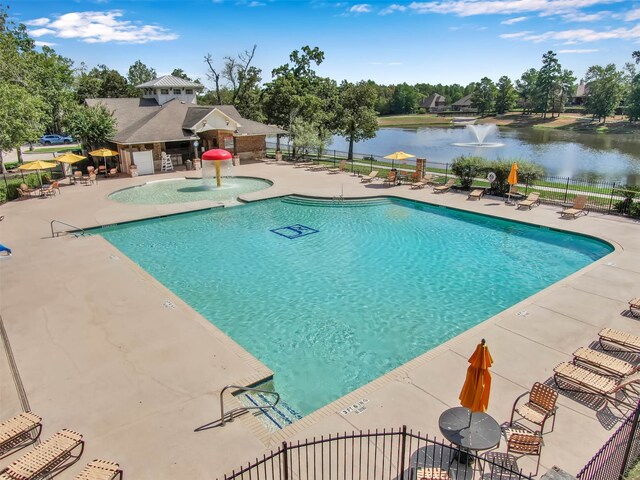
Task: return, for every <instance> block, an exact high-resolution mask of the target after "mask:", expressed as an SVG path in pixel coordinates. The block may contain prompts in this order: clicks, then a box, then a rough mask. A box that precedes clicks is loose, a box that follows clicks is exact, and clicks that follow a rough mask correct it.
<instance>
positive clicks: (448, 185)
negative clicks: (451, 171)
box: [433, 178, 456, 193]
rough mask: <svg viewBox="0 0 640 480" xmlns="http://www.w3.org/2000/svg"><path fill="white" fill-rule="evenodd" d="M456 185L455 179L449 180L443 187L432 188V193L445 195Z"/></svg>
mask: <svg viewBox="0 0 640 480" xmlns="http://www.w3.org/2000/svg"><path fill="white" fill-rule="evenodd" d="M455 183H456V179H455V178H450V179H449V180H448V181H447V183H445V184H444V185H438V186H437V187H433V193H445V192H448V191H449V190H451V187H453V186H454V185H455Z"/></svg>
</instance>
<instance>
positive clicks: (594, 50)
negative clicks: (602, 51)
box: [558, 48, 599, 53]
mask: <svg viewBox="0 0 640 480" xmlns="http://www.w3.org/2000/svg"><path fill="white" fill-rule="evenodd" d="M598 51H599V50H598V49H597V48H582V49H573V50H558V53H594V52H598Z"/></svg>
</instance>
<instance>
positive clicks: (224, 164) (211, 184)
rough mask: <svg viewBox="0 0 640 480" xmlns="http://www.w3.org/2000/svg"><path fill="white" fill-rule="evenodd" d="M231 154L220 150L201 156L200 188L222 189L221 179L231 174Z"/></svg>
mask: <svg viewBox="0 0 640 480" xmlns="http://www.w3.org/2000/svg"><path fill="white" fill-rule="evenodd" d="M231 158H232V157H231V154H230V153H229V152H228V151H226V150H222V149H220V148H214V149H212V150H207V151H206V152H204V153H203V154H202V186H203V188H206V189H212V188H222V187H223V185H222V177H223V176H224V177H230V176H232V174H233V170H232V160H231Z"/></svg>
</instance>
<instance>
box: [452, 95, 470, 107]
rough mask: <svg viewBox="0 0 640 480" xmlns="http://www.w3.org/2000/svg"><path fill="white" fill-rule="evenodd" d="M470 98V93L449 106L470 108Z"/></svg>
mask: <svg viewBox="0 0 640 480" xmlns="http://www.w3.org/2000/svg"><path fill="white" fill-rule="evenodd" d="M472 96H473V93H470V94H469V95H467V96H466V97H462V98H461V99H460V100H458V101H457V102H454V103H452V104H451V106H452V107H470V106H471V97H472Z"/></svg>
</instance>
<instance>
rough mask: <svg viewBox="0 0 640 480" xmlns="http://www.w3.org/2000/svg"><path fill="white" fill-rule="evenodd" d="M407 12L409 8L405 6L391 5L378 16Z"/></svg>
mask: <svg viewBox="0 0 640 480" xmlns="http://www.w3.org/2000/svg"><path fill="white" fill-rule="evenodd" d="M406 10H407V7H405V6H404V5H397V4H395V3H394V4H392V5H389V6H388V7H387V8H384V9H382V10H380V13H379V14H378V15H389V14H390V13H394V12H404V11H406Z"/></svg>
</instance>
